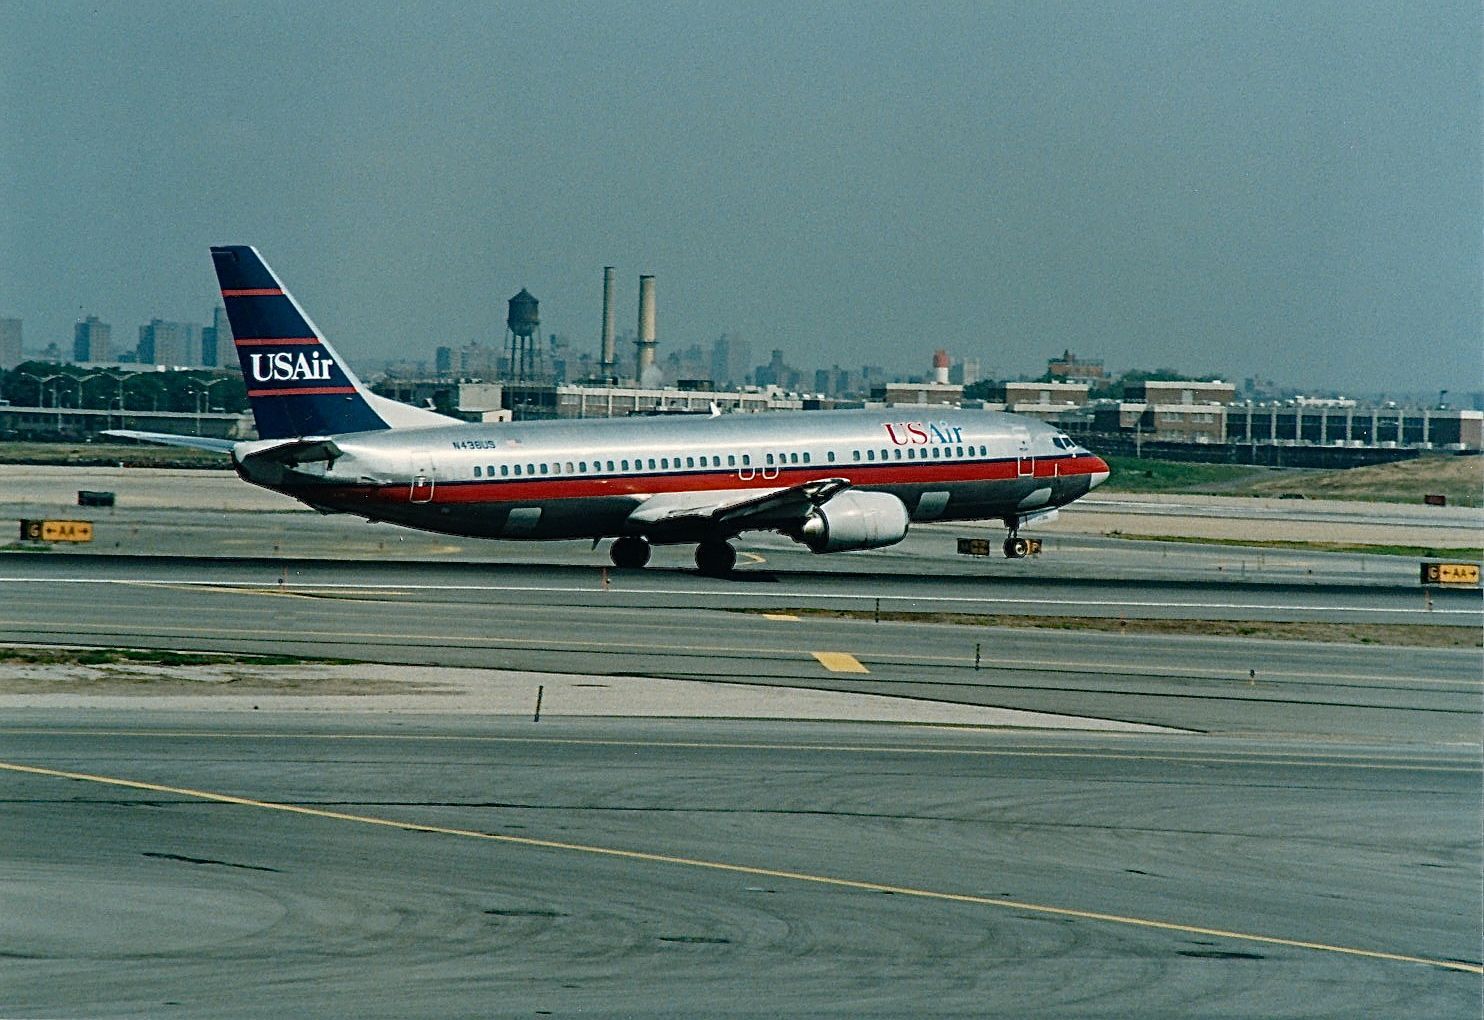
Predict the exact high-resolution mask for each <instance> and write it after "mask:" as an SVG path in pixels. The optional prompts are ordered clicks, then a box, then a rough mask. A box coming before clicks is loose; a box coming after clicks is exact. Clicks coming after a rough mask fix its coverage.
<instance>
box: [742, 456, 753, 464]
mask: <svg viewBox="0 0 1484 1020" xmlns="http://www.w3.org/2000/svg"><path fill="white" fill-rule="evenodd" d="M742 466H743V467H752V454H750V453H744V454H743V455H742Z"/></svg>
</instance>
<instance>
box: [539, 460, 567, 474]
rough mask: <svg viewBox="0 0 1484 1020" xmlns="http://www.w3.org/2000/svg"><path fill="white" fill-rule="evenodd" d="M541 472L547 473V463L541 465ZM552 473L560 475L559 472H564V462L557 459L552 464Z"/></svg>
mask: <svg viewBox="0 0 1484 1020" xmlns="http://www.w3.org/2000/svg"><path fill="white" fill-rule="evenodd" d="M541 473H542V474H545V473H546V465H545V464H542V465H541ZM551 473H552V474H554V475H559V474H561V473H562V462H561V461H557V462H556V463H555V464H553V465H552V466H551Z"/></svg>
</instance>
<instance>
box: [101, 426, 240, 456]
mask: <svg viewBox="0 0 1484 1020" xmlns="http://www.w3.org/2000/svg"><path fill="white" fill-rule="evenodd" d="M103 435H105V436H118V437H119V438H121V439H137V440H139V441H140V442H141V443H158V444H160V445H161V446H187V447H190V448H192V449H195V450H214V451H216V452H217V453H231V452H232V448H233V447H234V446H236V445H237V443H236V441H235V440H231V439H214V438H212V437H211V436H178V435H175V434H174V433H171V432H139V431H136V430H135V429H107V430H105V431H104V432H103Z"/></svg>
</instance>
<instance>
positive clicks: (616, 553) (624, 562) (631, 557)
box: [608, 535, 649, 570]
mask: <svg viewBox="0 0 1484 1020" xmlns="http://www.w3.org/2000/svg"><path fill="white" fill-rule="evenodd" d="M608 558H609V559H611V560H613V565H614V566H615V567H619V568H622V569H624V570H638V569H639V568H640V567H642V566H644V564H646V563H648V562H649V543H648V542H646V541H645V540H644V539H642V538H640V537H639V536H638V535H624V536H622V537H620V538H616V539H614V540H613V545H612V546H611V547H610V548H609V550H608Z"/></svg>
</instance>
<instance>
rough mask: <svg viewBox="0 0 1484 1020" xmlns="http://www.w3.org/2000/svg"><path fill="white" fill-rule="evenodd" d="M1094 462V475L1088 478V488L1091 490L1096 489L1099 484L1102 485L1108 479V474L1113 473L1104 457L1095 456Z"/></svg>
mask: <svg viewBox="0 0 1484 1020" xmlns="http://www.w3.org/2000/svg"><path fill="white" fill-rule="evenodd" d="M1092 462H1093V469H1092V476H1091V477H1090V478H1088V480H1087V488H1088V490H1089V491H1091V490H1092V489H1096V488H1097V487H1098V486H1099V485H1102V484H1103V483H1104V482H1106V481H1107V480H1108V476H1109V475H1110V474H1112V473H1113V472H1112V471H1111V470H1110V469H1109V468H1108V462H1107V461H1105V460H1104V459H1103V458H1101V457H1093V458H1092Z"/></svg>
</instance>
